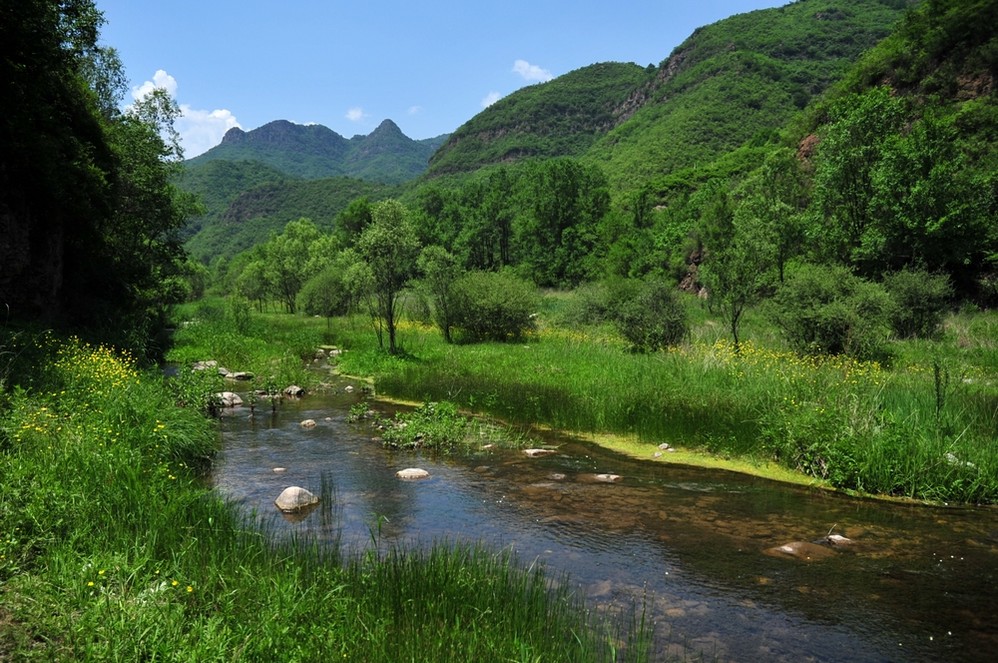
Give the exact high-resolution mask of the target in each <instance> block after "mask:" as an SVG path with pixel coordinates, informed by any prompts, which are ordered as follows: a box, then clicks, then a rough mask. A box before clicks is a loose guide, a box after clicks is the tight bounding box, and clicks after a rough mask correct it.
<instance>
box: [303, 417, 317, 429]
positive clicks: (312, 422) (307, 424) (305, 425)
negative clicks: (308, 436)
mask: <svg viewBox="0 0 998 663" xmlns="http://www.w3.org/2000/svg"><path fill="white" fill-rule="evenodd" d="M301 427H302V428H315V419H306V420H305V421H303V422H301Z"/></svg>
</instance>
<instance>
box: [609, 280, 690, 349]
mask: <svg viewBox="0 0 998 663" xmlns="http://www.w3.org/2000/svg"><path fill="white" fill-rule="evenodd" d="M610 290H611V292H612V293H614V294H615V295H617V297H618V299H617V301H616V302H614V303H611V304H610V305H609V306H608V310H610V311H612V314H613V316H614V324H615V325H616V327H617V330H618V331H619V332H620V334H621V335H622V336H623V337H624V338H625V339H627V341H628V342H629V343H630V344H631V350H632V351H633V352H654V351H656V350H661V349H663V348H667V347H669V346H673V345H678V344H679V343H680V342H681V341H682V340H683V338H684V337H685V336H686V334H687V332H688V331H689V322H688V320H687V317H686V309H685V308H684V307H683V305H682V302H680V301H679V297H678V295H677V293H676V292H675V289H674V288H672V287H670V286H669V285H668V284H666V283H665V282H663V281H660V280H648V281H643V282H634V281H631V282H624V283H617V284H615V285H614V286H613V287H612V288H611V289H610Z"/></svg>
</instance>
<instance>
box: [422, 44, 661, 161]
mask: <svg viewBox="0 0 998 663" xmlns="http://www.w3.org/2000/svg"><path fill="white" fill-rule="evenodd" d="M650 78H651V76H650V74H649V72H647V71H645V70H644V69H642V68H641V67H638V66H637V65H635V64H621V63H603V64H594V65H591V66H588V67H584V68H582V69H578V70H576V71H573V72H570V73H568V74H565V75H563V76H559V77H558V78H556V79H555V80H553V81H549V82H547V83H542V84H538V85H531V86H529V87H526V88H523V89H521V90H518V91H516V92H514V93H513V94H511V95H509V96H508V97H505V98H503V99H500V100H499V101H497V102H496V103H494V104H492V105H491V106H489V107H488V108H487V109H486V110H485V111H483V112H481V113H479V114H478V115H476V116H475V117H473V118H472V119H471V120H469V121H468V122H466V123H465V124H464V125H462V126H461V127H460V128H459V129H458V130H457V131H455V132H454V133H453V134H452V135H451V136H450V138H449V139H448V140H447V142H446V143H444V145H443V146H442V147H441V148H440V150H439V151H438V152H437V153H436V154H434V155H433V158H432V159H431V160H430V169H429V175H430V176H435V175H441V174H446V173H459V172H465V173H466V172H470V171H473V170H475V169H477V168H480V167H482V166H486V165H490V164H496V163H502V162H507V161H511V160H516V159H521V158H525V157H558V156H579V155H581V154H583V153H584V152H585V151H586V150H587V149H588V148H589V147H590V146H591V145H592V144H593V143H594V142H595V141H596V140H597V139H598V138H599V137H600V136H601V135H603V134H605V133H606V132H607V131H608V130H609V129H611V128H612V127H614V126H615V125H617V124H618V123H620V122H621V121H623V120H624V119H626V118H627V117H628V116H629V115H630V113H631V112H633V110H634V104H633V103H629V101H630V100H631V98H632V97H633V96H635V95H638V94H639V91H640V89H641V88H642V86H643V85H645V84H646V83H647V82H648V81H649V80H650Z"/></svg>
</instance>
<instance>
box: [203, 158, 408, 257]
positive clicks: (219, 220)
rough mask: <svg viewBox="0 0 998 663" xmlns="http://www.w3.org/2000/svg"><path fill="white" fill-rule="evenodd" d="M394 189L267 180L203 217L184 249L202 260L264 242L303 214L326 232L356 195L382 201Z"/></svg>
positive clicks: (338, 180) (341, 181) (349, 182)
mask: <svg viewBox="0 0 998 663" xmlns="http://www.w3.org/2000/svg"><path fill="white" fill-rule="evenodd" d="M398 193H399V188H398V186H397V185H390V184H380V183H378V182H366V181H364V180H358V179H352V178H347V177H332V178H326V179H321V180H294V179H279V180H274V181H271V182H266V183H263V184H259V185H257V186H254V187H252V188H249V189H247V190H245V191H242V192H239V193H238V194H236V195H235V196H234V197H232V199H231V200H230V201H229V203H228V204H227V205H226V206H225V208H224V210H222V211H221V212H218V211H216V212H214V213H212V214H211V215H209V216H206V217H204V218H203V220H202V225H201V226H200V228H199V230H198V231H197V233H196V234H194V235H193V236H192V237H191V238H190V239H188V241H187V243H186V248H187V250H188V252H189V253H190V255H191V257H193V258H195V259H197V260H201V261H204V262H210V261H211V260H212V259H214V258H216V257H218V256H229V257H231V256H232V255H234V254H236V253H239V252H240V251H244V250H246V249H249V248H252V247H253V246H254V245H256V244H259V243H260V242H263V241H266V240H267V239H268V238H269V237H270V236H271V235H272V234H274V233H278V232H280V231H282V230H283V229H284V226H285V225H286V224H287V223H288V222H289V221H294V220H296V219H299V218H301V217H307V218H309V219H311V220H312V221H314V222H315V224H316V225H317V226H319V227H320V228H323V229H324V230H327V231H329V230H332V229H333V219H334V218H335V217H336V215H337V214H339V213H340V212H341V211H342V210H343V209H345V208H346V206H347V205H349V204H350V201H352V200H354V199H356V198H361V197H366V198H369V199H371V200H382V199H385V198H389V197H392V196H396V195H398Z"/></svg>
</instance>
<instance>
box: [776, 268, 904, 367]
mask: <svg viewBox="0 0 998 663" xmlns="http://www.w3.org/2000/svg"><path fill="white" fill-rule="evenodd" d="M891 308H892V303H891V300H890V296H889V295H888V294H887V292H886V291H885V290H884V289H883V287H881V286H880V285H878V284H876V283H872V282H870V281H866V280H864V279H862V278H860V277H858V276H856V275H854V274H852V273H851V272H850V271H849V270H848V269H847V268H845V267H841V266H824V265H801V266H799V267H798V269H796V270H795V271H794V273H793V274H792V275H791V276H790V278H788V279H787V281H786V283H784V284H783V285H782V286H781V287H780V289H779V290H777V292H776V295H775V297H773V300H772V307H771V309H770V312H771V313H770V314H771V316H772V317H773V321H774V322H775V323H776V325H777V326H778V327H780V329H782V330H783V333H784V334H785V335H786V338H787V340H788V341H789V343H790V344H791V345H792V346H793V347H794V348H795V349H796V350H797V351H799V352H802V353H805V354H831V355H836V354H845V355H849V356H851V357H857V358H860V359H873V358H879V357H881V356H882V354H883V352H884V349H885V344H886V341H887V338H888V335H889V332H890V326H889V316H890V313H891Z"/></svg>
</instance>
